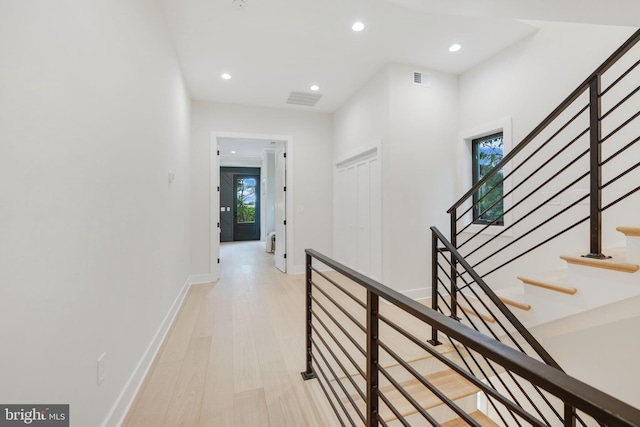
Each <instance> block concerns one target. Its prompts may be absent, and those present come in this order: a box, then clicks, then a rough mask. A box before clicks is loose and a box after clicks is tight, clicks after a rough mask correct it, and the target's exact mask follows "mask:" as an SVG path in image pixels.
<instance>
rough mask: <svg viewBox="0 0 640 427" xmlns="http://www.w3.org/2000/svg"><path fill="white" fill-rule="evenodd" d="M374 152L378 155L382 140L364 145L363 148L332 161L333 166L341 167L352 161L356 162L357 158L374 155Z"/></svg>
mask: <svg viewBox="0 0 640 427" xmlns="http://www.w3.org/2000/svg"><path fill="white" fill-rule="evenodd" d="M376 151H377V152H378V153H381V152H382V140H381V139H376V140H374V141H372V142H371V143H369V144H367V145H365V146H363V147H360V148H356V149H354V150H351V151H350V152H348V153H347V154H345V155H343V156H341V157H339V158H337V159H335V160H334V164H335V165H336V166H343V165H344V164H345V163H349V162H351V161H353V160H356V159H357V158H358V157H364V156H365V155H367V154H371V153H374V152H376Z"/></svg>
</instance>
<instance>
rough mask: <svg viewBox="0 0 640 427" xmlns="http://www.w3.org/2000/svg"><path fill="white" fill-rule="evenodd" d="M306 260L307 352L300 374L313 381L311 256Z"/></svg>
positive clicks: (307, 256)
mask: <svg viewBox="0 0 640 427" xmlns="http://www.w3.org/2000/svg"><path fill="white" fill-rule="evenodd" d="M306 258H307V265H306V278H305V279H306V280H305V283H306V291H305V300H306V327H307V340H306V341H307V346H306V350H307V368H306V370H305V371H304V372H301V374H302V378H304V380H305V381H306V380H311V379H314V378H315V377H316V374H315V372H313V366H312V365H311V363H312V358H311V346H312V344H311V319H312V316H311V309H312V306H311V289H312V286H311V255H309V254H308V253H307V254H306Z"/></svg>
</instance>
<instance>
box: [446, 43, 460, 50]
mask: <svg viewBox="0 0 640 427" xmlns="http://www.w3.org/2000/svg"><path fill="white" fill-rule="evenodd" d="M460 49H462V46H460V45H459V44H458V43H455V44H452V45H451V46H449V52H457V51H459V50H460Z"/></svg>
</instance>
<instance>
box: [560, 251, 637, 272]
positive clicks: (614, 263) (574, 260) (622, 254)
mask: <svg viewBox="0 0 640 427" xmlns="http://www.w3.org/2000/svg"><path fill="white" fill-rule="evenodd" d="M605 255H609V256H610V257H611V258H608V259H595V258H587V257H584V256H582V255H580V254H578V255H562V256H561V257H560V258H562V259H563V260H565V261H566V262H568V263H569V264H577V265H585V266H589V267H596V268H604V269H607V270H614V271H621V272H623V273H635V272H636V271H638V270H639V269H640V265H638V264H633V263H629V262H627V256H626V251H625V248H615V249H608V250H606V251H605Z"/></svg>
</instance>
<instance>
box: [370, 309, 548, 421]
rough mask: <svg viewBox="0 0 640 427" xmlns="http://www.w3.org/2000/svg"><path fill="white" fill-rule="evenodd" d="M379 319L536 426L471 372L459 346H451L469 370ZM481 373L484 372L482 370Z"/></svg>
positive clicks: (390, 321)
mask: <svg viewBox="0 0 640 427" xmlns="http://www.w3.org/2000/svg"><path fill="white" fill-rule="evenodd" d="M379 317H380V320H383V321H384V322H385V323H386V324H388V325H389V326H390V327H392V328H393V329H395V330H396V331H397V332H398V333H400V334H402V335H403V336H404V337H406V338H407V339H409V340H410V341H411V342H413V343H414V344H415V345H417V346H418V347H420V348H421V349H423V350H425V351H426V352H428V353H429V354H431V355H432V356H433V357H435V358H436V359H438V361H439V362H441V363H443V364H444V365H445V366H447V367H448V368H449V369H451V370H453V371H455V372H456V373H457V374H458V375H460V376H462V377H464V378H465V379H466V380H467V381H469V382H470V383H472V384H473V385H475V386H476V387H478V388H480V389H482V391H483V392H484V393H486V394H487V395H489V396H491V397H493V398H494V399H496V400H497V401H499V402H500V404H502V405H503V406H505V407H507V408H509V410H510V411H513V412H515V413H517V414H518V415H519V416H521V417H522V418H525V419H527V420H528V421H529V422H530V423H532V424H534V425H535V423H536V422H537V420H536V419H535V418H533V416H532V415H530V414H529V413H527V412H526V411H525V410H524V409H522V408H521V407H520V406H518V405H516V404H515V403H513V402H512V401H510V400H509V399H507V398H505V397H504V396H503V395H501V394H500V393H499V392H498V391H497V390H496V389H495V388H494V387H490V386H488V385H487V384H485V383H484V382H482V380H480V379H478V378H477V377H476V376H474V375H473V374H471V371H472V369H471V367H470V366H469V365H468V364H467V363H466V360H465V358H464V357H463V356H462V355H461V354H460V352H459V350H458V348H457V346H456V345H455V344H454V343H453V342H452V343H451V346H452V347H453V348H454V349H455V351H456V352H457V353H458V355H459V356H460V358H461V359H462V360H463V362H464V364H465V366H467V370H465V369H463V368H462V367H460V366H459V365H458V364H456V363H454V362H453V361H451V360H450V359H448V358H447V357H445V356H443V355H442V354H440V353H439V352H437V351H435V350H433V349H432V348H431V347H430V346H429V345H427V344H426V343H424V342H422V341H420V340H419V339H417V338H416V337H415V336H413V335H412V334H409V333H408V332H406V331H405V330H404V329H403V328H401V327H400V326H399V325H397V324H396V323H395V322H393V321H392V320H390V319H388V318H386V317H382V316H379ZM476 364H477V362H476ZM480 369H481V368H480ZM481 371H482V369H481ZM483 373H484V372H483ZM485 377H486V374H485Z"/></svg>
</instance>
